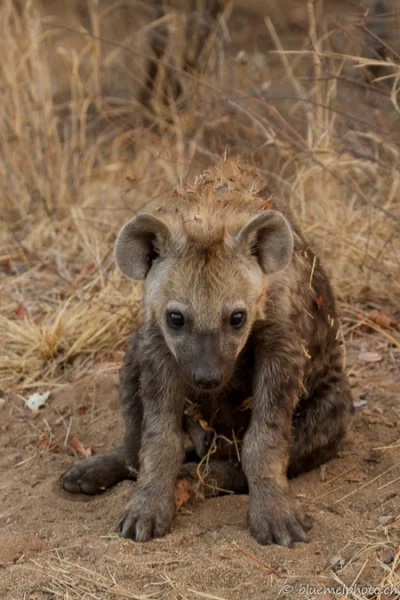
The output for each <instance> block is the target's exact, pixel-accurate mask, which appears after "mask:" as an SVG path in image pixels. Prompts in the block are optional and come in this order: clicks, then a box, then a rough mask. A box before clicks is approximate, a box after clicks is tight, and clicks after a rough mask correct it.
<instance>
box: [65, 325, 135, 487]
mask: <svg viewBox="0 0 400 600" xmlns="http://www.w3.org/2000/svg"><path fill="white" fill-rule="evenodd" d="M138 346H139V333H138V332H135V333H134V334H133V335H132V336H131V337H130V339H129V344H128V350H127V352H126V355H125V359H124V364H123V367H122V371H121V382H120V401H121V408H122V414H123V416H124V420H125V428H126V431H125V439H124V444H123V446H122V447H120V448H117V449H115V450H110V451H109V452H106V453H105V454H101V455H99V456H91V457H90V458H88V459H86V460H83V461H81V462H79V463H77V464H75V465H73V466H72V467H71V468H70V469H69V470H68V471H67V472H66V473H64V475H62V477H61V485H62V487H63V488H64V489H65V490H67V491H68V492H73V493H85V494H99V493H101V492H103V491H104V490H105V489H107V488H110V487H112V486H114V485H116V484H117V483H118V482H119V481H122V480H123V479H132V478H135V477H136V474H137V469H138V467H139V449H140V438H141V428H142V404H141V400H140V395H139V380H140V366H139V356H140V351H139V347H138Z"/></svg>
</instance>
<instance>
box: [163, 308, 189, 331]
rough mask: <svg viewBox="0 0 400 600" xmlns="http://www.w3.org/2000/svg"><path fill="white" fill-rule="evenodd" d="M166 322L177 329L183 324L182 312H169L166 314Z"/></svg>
mask: <svg viewBox="0 0 400 600" xmlns="http://www.w3.org/2000/svg"><path fill="white" fill-rule="evenodd" d="M167 323H168V325H169V326H170V327H172V328H173V329H179V327H183V326H184V324H185V319H184V316H183V314H182V313H180V312H169V313H168V314H167Z"/></svg>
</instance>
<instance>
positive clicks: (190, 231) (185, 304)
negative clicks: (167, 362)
mask: <svg viewBox="0 0 400 600" xmlns="http://www.w3.org/2000/svg"><path fill="white" fill-rule="evenodd" d="M167 222H168V221H167ZM292 250H293V235H292V231H291V228H290V226H289V224H288V222H287V220H286V219H285V218H284V217H283V216H282V215H281V214H280V213H278V212H276V211H273V210H268V211H265V212H262V213H261V214H258V215H255V216H252V217H249V218H248V220H247V222H245V223H243V222H242V223H240V224H239V226H238V227H236V230H235V228H233V229H231V230H230V232H229V233H228V232H227V228H226V224H225V225H222V226H221V227H219V228H218V227H217V228H215V227H211V228H210V227H209V228H208V229H207V227H205V226H204V225H202V224H201V222H198V223H196V222H195V221H194V223H192V225H190V226H186V225H184V226H182V224H181V225H180V227H178V228H177V227H174V226H171V223H169V225H167V224H166V222H164V221H162V220H160V219H158V218H157V217H155V216H153V215H150V214H142V215H139V216H137V217H135V218H134V219H132V220H131V221H129V222H128V223H126V225H125V226H124V227H123V228H122V230H121V232H120V234H119V236H118V239H117V242H116V249H115V256H116V261H117V263H118V265H119V267H120V269H121V270H122V272H123V273H124V274H125V275H127V276H128V277H131V278H132V279H144V280H145V294H144V312H145V320H147V321H151V322H153V323H156V324H157V325H158V327H159V328H160V329H161V331H162V334H163V336H164V339H165V342H166V344H167V346H168V348H169V350H170V351H171V352H172V354H173V355H174V357H175V359H176V361H177V363H178V365H179V369H180V372H181V375H182V377H183V378H184V379H185V380H186V381H187V382H188V383H189V384H190V385H192V386H193V387H195V388H197V389H198V390H199V391H200V390H202V391H211V390H215V389H217V388H219V387H221V386H222V385H224V384H225V383H226V382H227V381H228V380H229V379H230V377H231V376H232V373H233V371H234V368H235V362H236V359H237V357H238V355H239V353H240V352H241V350H242V349H243V347H244V346H245V344H246V341H247V339H248V337H249V335H250V332H251V330H252V327H253V325H254V322H255V321H256V320H257V319H262V318H263V316H264V313H263V310H264V296H265V292H266V288H267V287H268V276H269V275H271V274H273V273H276V272H277V271H280V270H281V269H283V268H284V267H285V266H286V265H287V264H288V262H289V260H290V258H291V254H292Z"/></svg>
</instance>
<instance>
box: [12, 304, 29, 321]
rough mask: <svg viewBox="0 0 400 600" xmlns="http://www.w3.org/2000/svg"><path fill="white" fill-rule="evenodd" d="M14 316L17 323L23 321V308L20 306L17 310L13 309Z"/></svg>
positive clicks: (24, 313)
mask: <svg viewBox="0 0 400 600" xmlns="http://www.w3.org/2000/svg"><path fill="white" fill-rule="evenodd" d="M14 314H15V315H16V317H17V319H18V320H19V321H23V320H24V319H25V315H26V312H25V309H24V307H23V306H21V304H20V305H19V306H17V308H14Z"/></svg>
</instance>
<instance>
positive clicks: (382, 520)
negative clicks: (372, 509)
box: [378, 515, 393, 525]
mask: <svg viewBox="0 0 400 600" xmlns="http://www.w3.org/2000/svg"><path fill="white" fill-rule="evenodd" d="M378 521H379V523H380V525H387V524H388V523H390V522H391V521H393V515H382V516H381V517H379V519H378Z"/></svg>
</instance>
